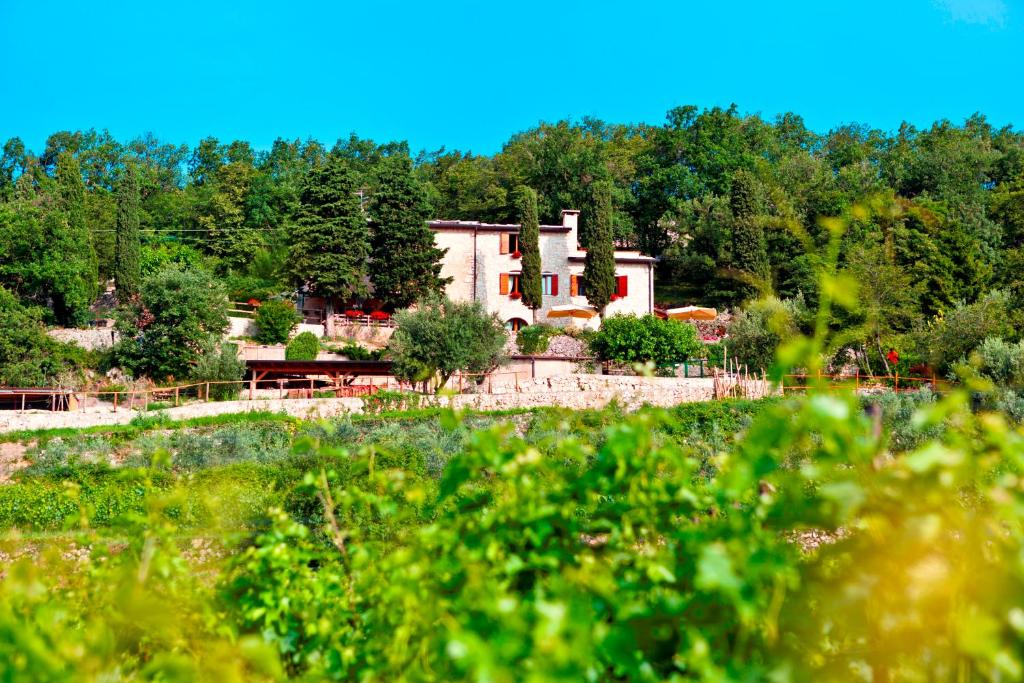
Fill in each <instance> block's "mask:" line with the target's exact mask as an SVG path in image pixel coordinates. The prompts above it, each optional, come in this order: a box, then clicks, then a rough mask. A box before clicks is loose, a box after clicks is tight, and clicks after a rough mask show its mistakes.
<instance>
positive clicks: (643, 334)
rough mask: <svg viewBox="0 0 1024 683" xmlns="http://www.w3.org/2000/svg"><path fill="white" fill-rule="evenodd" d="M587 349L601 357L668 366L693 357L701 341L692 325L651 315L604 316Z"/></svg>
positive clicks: (603, 358) (625, 361)
mask: <svg viewBox="0 0 1024 683" xmlns="http://www.w3.org/2000/svg"><path fill="white" fill-rule="evenodd" d="M590 348H591V349H593V351H594V352H595V353H597V355H598V357H599V358H601V360H605V361H613V362H619V363H647V362H653V363H654V364H655V365H659V366H662V365H670V364H672V363H681V362H683V361H684V360H686V359H687V358H693V357H695V356H697V355H698V354H699V353H700V351H701V349H702V346H701V343H700V342H699V341H698V340H697V331H696V329H695V328H694V327H693V325H688V324H686V323H683V322H679V321H678V320H663V319H661V318H658V317H657V316H653V315H644V316H640V317H637V316H635V315H613V316H610V317H608V318H605V319H604V321H602V323H601V329H600V331H599V332H598V333H597V336H595V337H594V340H593V342H591V345H590Z"/></svg>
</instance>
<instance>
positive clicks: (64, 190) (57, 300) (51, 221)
mask: <svg viewBox="0 0 1024 683" xmlns="http://www.w3.org/2000/svg"><path fill="white" fill-rule="evenodd" d="M55 180H56V199H57V202H56V205H57V209H58V210H57V211H55V212H53V213H51V214H49V215H48V216H47V217H46V220H45V223H44V230H45V232H46V233H47V239H46V242H45V243H46V244H47V246H48V249H47V258H46V265H45V266H44V267H45V269H46V270H47V271H48V273H47V276H48V278H49V281H50V282H49V284H50V296H51V297H52V298H53V313H54V316H55V317H56V319H57V321H58V322H60V323H61V324H63V325H70V326H84V325H85V324H87V323H88V322H89V320H90V319H91V315H90V313H89V305H90V304H91V303H92V300H93V297H94V296H95V295H96V285H97V282H98V280H99V264H98V262H97V260H96V250H95V248H94V246H93V237H92V235H91V234H90V232H89V228H88V225H87V224H86V213H85V211H86V209H85V184H84V183H83V182H82V173H81V169H80V167H79V165H78V161H77V160H76V159H75V158H74V157H73V156H72V155H71V154H70V153H69V152H62V153H61V154H60V155H59V156H58V157H57V170H56V174H55Z"/></svg>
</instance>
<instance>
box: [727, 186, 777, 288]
mask: <svg viewBox="0 0 1024 683" xmlns="http://www.w3.org/2000/svg"><path fill="white" fill-rule="evenodd" d="M757 190H758V187H757V180H756V179H755V178H754V176H753V175H751V174H750V172H748V171H745V170H739V171H737V172H736V173H735V174H733V178H732V188H731V190H730V193H729V204H730V207H731V208H732V215H733V230H732V268H733V269H734V270H735V271H736V275H737V276H738V277H739V278H740V279H742V280H745V281H747V282H748V283H750V284H749V286H748V287H745V288H744V290H745V291H744V292H743V294H744V295H745V296H749V295H751V294H753V293H754V292H755V288H756V287H758V286H760V287H761V288H766V287H767V286H768V285H770V279H771V269H770V267H769V261H768V242H767V240H766V239H765V234H764V228H763V227H762V225H761V222H760V218H759V216H760V213H761V211H760V202H759V201H758V196H757Z"/></svg>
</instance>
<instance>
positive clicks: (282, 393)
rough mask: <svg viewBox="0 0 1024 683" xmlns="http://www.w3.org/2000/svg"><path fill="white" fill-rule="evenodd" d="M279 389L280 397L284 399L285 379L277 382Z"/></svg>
mask: <svg viewBox="0 0 1024 683" xmlns="http://www.w3.org/2000/svg"><path fill="white" fill-rule="evenodd" d="M277 389H278V392H279V393H278V396H279V397H280V398H284V380H283V379H279V380H277Z"/></svg>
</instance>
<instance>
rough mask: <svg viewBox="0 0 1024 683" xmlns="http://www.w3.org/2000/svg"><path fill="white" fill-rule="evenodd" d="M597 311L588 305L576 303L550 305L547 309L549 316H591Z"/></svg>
mask: <svg viewBox="0 0 1024 683" xmlns="http://www.w3.org/2000/svg"><path fill="white" fill-rule="evenodd" d="M595 315H597V311H596V310H595V309H593V308H591V307H590V306H577V305H576V304H564V305H562V306H552V307H551V310H550V311H548V317H549V318H593V317H594V316H595Z"/></svg>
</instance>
